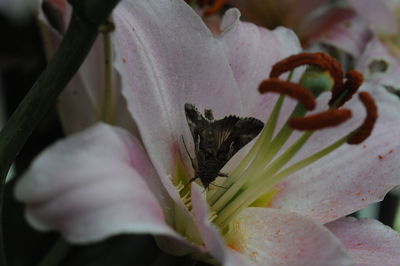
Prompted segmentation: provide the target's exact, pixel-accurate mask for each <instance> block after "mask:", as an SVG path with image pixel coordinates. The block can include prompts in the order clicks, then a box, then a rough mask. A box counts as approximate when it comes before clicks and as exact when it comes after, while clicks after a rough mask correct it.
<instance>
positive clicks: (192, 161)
mask: <svg viewBox="0 0 400 266" xmlns="http://www.w3.org/2000/svg"><path fill="white" fill-rule="evenodd" d="M181 137H182V142H183V146H184V147H185V150H186V153H187V154H188V156H189V158H190V162H191V163H192V167H193V169H196V168H195V164H194V160H193V158H192V156H190V153H189V150H188V149H187V147H186V143H185V139H184V138H183V135H181Z"/></svg>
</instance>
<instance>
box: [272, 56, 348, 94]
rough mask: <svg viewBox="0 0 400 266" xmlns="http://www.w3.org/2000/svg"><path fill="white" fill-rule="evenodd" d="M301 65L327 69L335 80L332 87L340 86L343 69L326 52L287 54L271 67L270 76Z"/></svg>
mask: <svg viewBox="0 0 400 266" xmlns="http://www.w3.org/2000/svg"><path fill="white" fill-rule="evenodd" d="M302 65H311V66H315V67H319V68H320V69H322V70H327V71H329V73H330V74H331V76H332V78H333V80H334V81H335V85H334V88H333V89H336V90H339V89H340V88H341V87H342V81H343V70H342V68H341V66H340V63H339V62H338V61H337V60H336V59H335V58H333V57H331V56H329V55H328V54H326V53H301V54H297V55H292V56H289V57H287V58H285V59H283V60H282V61H279V62H278V63H276V64H275V65H274V66H273V67H272V70H271V73H270V77H271V78H278V77H279V76H280V75H281V74H283V73H285V72H287V71H290V70H293V69H295V68H296V67H299V66H302Z"/></svg>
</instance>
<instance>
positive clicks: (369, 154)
mask: <svg viewBox="0 0 400 266" xmlns="http://www.w3.org/2000/svg"><path fill="white" fill-rule="evenodd" d="M363 88H364V90H367V91H369V92H370V93H371V94H372V95H373V96H374V98H375V100H376V101H377V103H378V107H379V118H378V122H377V124H376V125H375V129H374V131H373V132H372V135H371V136H370V137H369V138H368V139H367V140H366V141H365V142H364V143H362V144H360V145H347V144H345V145H343V146H342V147H340V148H339V149H338V150H336V151H335V152H333V153H331V154H329V155H327V156H325V157H323V158H322V159H320V160H319V161H317V162H315V163H314V164H312V165H311V166H308V167H306V168H304V169H303V170H301V171H299V172H296V173H295V174H293V175H291V176H289V177H288V178H287V179H285V180H284V181H283V182H281V183H280V184H279V185H278V189H280V191H279V192H278V194H277V196H276V197H275V198H274V200H273V202H272V204H271V207H274V208H283V209H288V210H291V211H295V212H298V213H301V214H303V215H306V216H309V217H311V218H313V219H315V220H317V221H319V222H322V223H326V222H330V221H333V220H335V219H337V218H339V217H342V216H345V215H347V214H350V213H352V212H354V211H356V210H358V209H361V208H362V207H365V206H367V205H368V204H370V203H372V202H376V201H379V200H382V198H383V197H384V195H385V194H386V193H387V192H388V191H389V190H390V189H391V188H393V187H395V186H396V185H399V184H400V177H399V175H398V172H399V171H400V165H399V164H398V161H399V160H400V139H399V138H398V132H399V131H400V124H399V123H398V122H396V121H399V119H400V117H399V114H400V112H399V100H398V97H397V96H395V95H393V94H390V93H388V92H387V90H386V89H385V88H383V87H379V86H376V85H373V84H372V85H371V84H366V85H364V87H363ZM328 98H329V97H328ZM347 106H348V107H350V108H352V110H353V115H354V121H353V120H351V121H349V122H346V123H345V124H343V125H341V126H339V127H337V128H333V129H327V130H324V131H321V132H317V133H316V134H315V136H313V137H312V138H311V139H310V141H309V143H307V144H306V146H305V148H304V150H303V151H301V152H300V154H299V155H298V156H296V158H295V159H294V160H293V162H296V161H297V160H300V159H301V158H305V157H306V156H308V155H311V154H312V153H314V152H316V151H317V150H320V149H321V148H322V147H326V146H327V145H328V144H330V143H332V142H333V141H334V140H338V139H339V138H340V137H342V136H344V135H345V134H347V133H349V132H351V130H352V129H354V128H356V127H357V126H358V125H359V123H361V121H362V119H363V116H364V112H365V111H364V110H363V107H362V106H361V105H360V103H359V102H358V99H357V97H355V98H354V99H353V100H352V101H351V102H349V104H347V105H346V107H347Z"/></svg>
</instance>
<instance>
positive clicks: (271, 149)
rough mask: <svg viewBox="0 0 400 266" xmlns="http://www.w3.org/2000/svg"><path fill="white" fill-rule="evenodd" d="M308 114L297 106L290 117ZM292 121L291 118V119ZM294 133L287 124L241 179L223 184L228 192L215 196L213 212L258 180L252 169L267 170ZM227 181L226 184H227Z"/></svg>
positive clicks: (220, 192)
mask: <svg viewBox="0 0 400 266" xmlns="http://www.w3.org/2000/svg"><path fill="white" fill-rule="evenodd" d="M305 112H306V110H305V108H304V106H303V104H297V106H296V107H295V108H294V110H293V111H292V113H291V115H290V117H294V116H301V115H304V114H305ZM289 119H290V118H289ZM292 133H293V129H292V128H290V127H289V126H288V125H287V124H286V125H285V126H283V127H282V128H281V130H280V131H279V133H278V134H277V135H276V136H275V138H274V139H273V141H272V142H271V144H270V145H268V146H267V147H263V148H262V149H260V151H259V153H258V154H257V156H256V157H255V159H254V160H253V161H252V163H251V164H250V166H248V168H247V169H246V171H245V172H242V174H241V175H238V176H239V178H236V180H235V182H234V183H233V184H232V183H231V184H230V186H227V185H226V184H223V186H224V187H226V188H228V189H227V190H226V191H218V192H216V193H215V194H214V195H213V196H215V197H213V198H212V199H211V200H212V201H211V200H210V202H209V204H210V206H212V207H211V209H212V210H216V209H219V208H221V207H222V206H224V205H225V204H226V203H227V202H229V201H230V200H231V199H232V198H233V197H234V196H235V195H236V194H237V193H238V192H239V190H242V186H243V185H244V184H245V183H247V182H249V181H250V182H251V183H253V182H252V181H251V180H252V179H254V178H256V176H252V173H251V174H250V173H249V172H252V169H263V168H265V167H266V166H267V165H268V164H269V163H270V162H271V161H272V159H273V158H274V157H275V155H276V154H277V153H278V152H279V150H280V149H281V148H282V146H283V145H284V144H285V143H286V141H287V140H288V139H289V138H290V136H291V135H292ZM232 175H236V173H235V171H234V172H232ZM227 181H228V180H227ZM227 181H226V182H227Z"/></svg>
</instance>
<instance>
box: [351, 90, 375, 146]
mask: <svg viewBox="0 0 400 266" xmlns="http://www.w3.org/2000/svg"><path fill="white" fill-rule="evenodd" d="M358 97H359V98H360V100H361V102H362V103H363V104H364V106H365V109H366V110H367V117H366V118H365V119H364V122H363V123H362V125H361V126H360V127H359V128H358V130H357V131H356V133H354V135H353V136H351V137H350V138H349V140H348V141H347V143H348V144H360V143H361V142H363V141H364V140H365V139H366V138H368V137H369V136H370V135H371V132H372V129H373V128H374V125H375V122H376V120H377V119H378V107H377V106H376V103H375V101H374V98H372V96H371V94H369V93H368V92H365V91H364V92H360V94H359V95H358Z"/></svg>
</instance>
